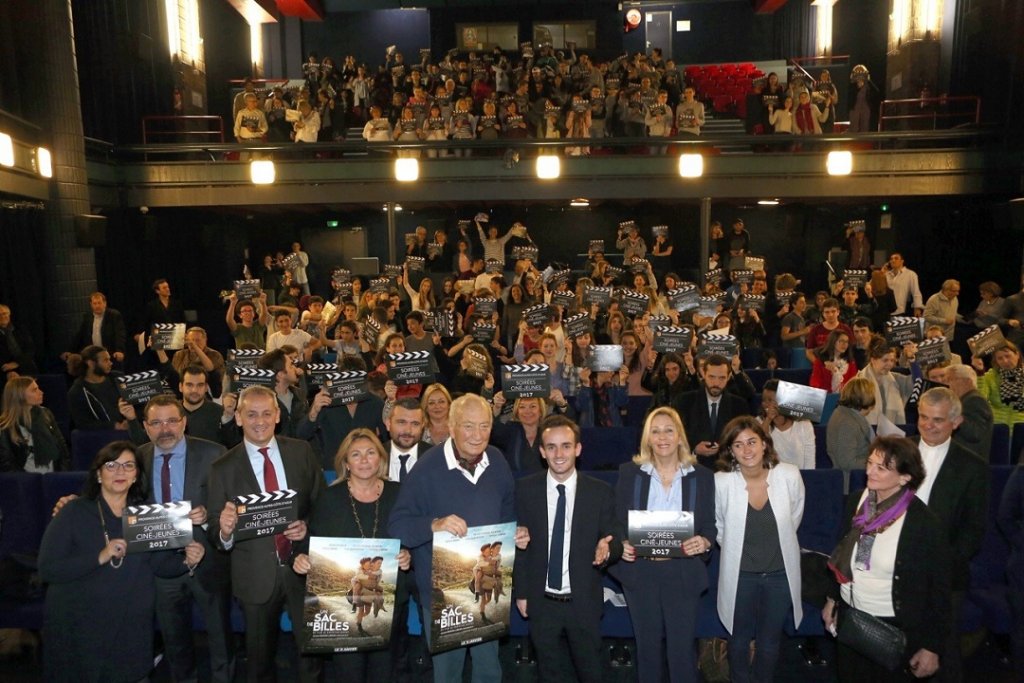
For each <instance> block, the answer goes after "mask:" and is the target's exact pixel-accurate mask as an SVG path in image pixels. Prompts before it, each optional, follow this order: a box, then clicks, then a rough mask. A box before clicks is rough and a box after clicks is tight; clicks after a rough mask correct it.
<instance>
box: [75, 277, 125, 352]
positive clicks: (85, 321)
mask: <svg viewBox="0 0 1024 683" xmlns="http://www.w3.org/2000/svg"><path fill="white" fill-rule="evenodd" d="M89 308H91V309H92V310H91V311H90V312H88V313H83V314H82V322H81V323H80V324H79V325H78V331H77V332H75V336H74V337H72V339H71V347H70V348H69V350H68V352H67V353H65V354H63V356H62V357H61V358H62V359H65V360H66V359H67V355H68V353H78V352H79V351H81V350H82V349H84V348H85V347H86V346H90V345H93V344H95V345H96V346H102V347H103V348H105V349H106V350H107V351H109V352H110V357H111V359H113V361H114V362H115V363H121V362H123V361H124V349H125V343H126V341H127V339H128V332H127V330H126V328H125V326H124V318H123V317H122V316H121V313H120V312H118V311H117V309H114V308H108V307H107V297H106V296H104V294H103V293H102V292H93V293H92V294H90V295H89Z"/></svg>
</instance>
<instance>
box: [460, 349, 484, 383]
mask: <svg viewBox="0 0 1024 683" xmlns="http://www.w3.org/2000/svg"><path fill="white" fill-rule="evenodd" d="M462 355H463V357H464V358H465V359H466V365H467V366H468V367H467V368H466V372H467V373H469V374H470V375H471V376H473V377H476V378H477V379H484V378H485V377H487V373H488V372H489V370H488V368H487V357H486V356H485V355H483V354H482V353H480V352H478V351H474V350H473V349H466V350H465V351H463V352H462Z"/></svg>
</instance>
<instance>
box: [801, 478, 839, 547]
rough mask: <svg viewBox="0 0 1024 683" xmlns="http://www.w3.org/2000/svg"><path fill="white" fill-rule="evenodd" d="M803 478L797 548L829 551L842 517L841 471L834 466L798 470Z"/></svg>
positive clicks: (837, 537) (836, 538)
mask: <svg viewBox="0 0 1024 683" xmlns="http://www.w3.org/2000/svg"><path fill="white" fill-rule="evenodd" d="M800 476H801V477H802V478H803V480H804V492H805V494H804V516H803V520H802V521H801V522H800V528H799V529H797V537H798V538H799V539H800V547H801V548H807V549H808V550H816V551H818V552H822V553H831V552H832V551H833V550H834V549H835V547H836V543H837V542H838V541H839V527H840V526H841V525H842V521H843V520H842V518H843V473H842V471H840V470H836V469H818V470H800Z"/></svg>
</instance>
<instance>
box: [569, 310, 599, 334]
mask: <svg viewBox="0 0 1024 683" xmlns="http://www.w3.org/2000/svg"><path fill="white" fill-rule="evenodd" d="M562 327H564V328H565V333H566V335H568V336H570V337H572V338H574V339H575V338H576V337H579V336H581V335H584V334H591V335H592V334H593V333H594V319H593V318H591V317H590V315H588V314H587V313H577V314H575V315H570V316H569V317H568V318H565V319H564V320H562Z"/></svg>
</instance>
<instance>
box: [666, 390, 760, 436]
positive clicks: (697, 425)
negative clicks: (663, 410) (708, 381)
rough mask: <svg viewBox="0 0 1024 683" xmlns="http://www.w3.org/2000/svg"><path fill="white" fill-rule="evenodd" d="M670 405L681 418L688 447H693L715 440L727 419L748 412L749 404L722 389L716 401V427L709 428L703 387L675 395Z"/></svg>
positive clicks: (708, 416) (709, 420)
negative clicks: (720, 395)
mask: <svg viewBox="0 0 1024 683" xmlns="http://www.w3.org/2000/svg"><path fill="white" fill-rule="evenodd" d="M672 407H673V408H675V409H676V412H678V413H679V417H681V418H682V419H683V428H684V429H685V430H686V440H687V441H689V442H690V448H694V447H695V446H696V445H697V444H698V443H700V442H701V441H714V442H717V441H718V437H719V436H721V434H722V429H723V428H724V427H725V425H726V424H728V422H729V420H731V419H733V418H734V417H738V416H740V415H749V414H750V406H749V405H748V404H747V402H746V401H744V400H743V399H742V398H740V397H739V396H736V395H735V394H731V393H729V392H728V391H724V392H722V397H721V398H720V399H719V403H718V425H717V427H716V429H711V416H710V415H708V400H707V393H706V392H705V391H704V389H703V388H701V389H697V390H695V391H687V392H685V393H683V394H681V395H679V396H677V397H676V398H675V399H674V400H673V401H672Z"/></svg>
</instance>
